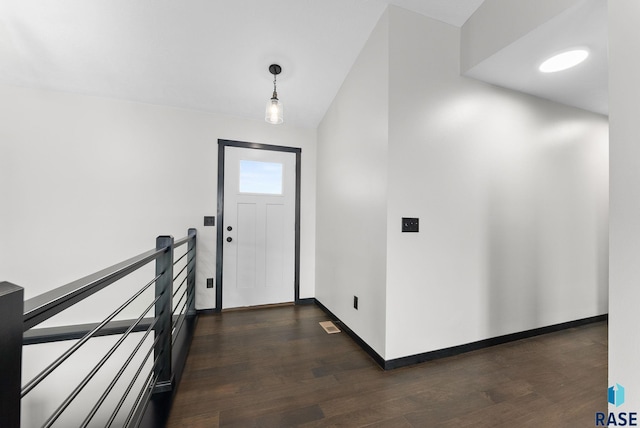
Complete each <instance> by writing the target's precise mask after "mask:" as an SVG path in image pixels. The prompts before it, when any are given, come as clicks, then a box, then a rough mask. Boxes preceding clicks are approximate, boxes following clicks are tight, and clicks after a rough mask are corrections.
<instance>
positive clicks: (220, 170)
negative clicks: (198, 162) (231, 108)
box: [215, 139, 302, 312]
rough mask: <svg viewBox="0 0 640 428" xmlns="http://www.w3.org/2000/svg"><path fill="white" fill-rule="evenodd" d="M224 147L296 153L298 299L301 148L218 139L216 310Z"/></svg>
mask: <svg viewBox="0 0 640 428" xmlns="http://www.w3.org/2000/svg"><path fill="white" fill-rule="evenodd" d="M226 147H241V148H245V149H256V150H271V151H276V152H288V153H295V154H296V205H295V256H294V257H295V260H294V279H293V284H294V299H295V300H294V301H295V303H296V304H299V303H302V301H301V300H300V172H301V165H300V159H301V153H302V149H301V148H297V147H285V146H273V145H269V144H260V143H247V142H243V141H232V140H220V139H219V140H218V226H217V229H216V230H217V237H216V309H215V310H216V312H220V311H221V310H222V287H223V284H222V252H223V247H224V246H223V235H224V228H223V226H224V155H225V151H224V150H225V148H226Z"/></svg>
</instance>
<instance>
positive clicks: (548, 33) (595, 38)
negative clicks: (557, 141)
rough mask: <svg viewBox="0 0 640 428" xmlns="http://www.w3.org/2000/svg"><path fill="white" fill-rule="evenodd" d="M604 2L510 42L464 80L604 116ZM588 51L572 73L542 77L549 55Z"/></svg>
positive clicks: (587, 4)
mask: <svg viewBox="0 0 640 428" xmlns="http://www.w3.org/2000/svg"><path fill="white" fill-rule="evenodd" d="M607 33H608V29H607V0H583V1H580V2H578V3H576V4H575V5H574V6H573V7H571V8H569V9H568V10H566V11H565V12H563V13H561V14H559V15H557V16H556V17H554V18H552V19H551V20H549V21H548V22H546V23H544V24H542V25H541V26H539V27H538V28H536V29H535V30H533V31H531V32H530V33H528V34H527V35H525V36H524V37H522V38H520V39H519V40H516V41H515V42H513V43H511V44H510V45H509V46H507V47H505V48H504V49H502V50H500V51H499V52H497V53H496V54H494V55H492V56H491V57H489V58H487V59H485V60H484V61H483V62H481V63H480V64H478V65H477V66H475V67H474V68H472V69H471V70H469V71H468V72H467V73H466V75H467V76H470V77H473V78H476V79H479V80H483V81H486V82H489V83H493V84H495V85H499V86H504V87H507V88H511V89H515V90H517V91H521V92H526V93H529V94H532V95H536V96H539V97H541V98H546V99H550V100H552V101H556V102H559V103H562V104H567V105H571V106H574V107H578V108H582V109H584V110H589V111H593V112H596V113H600V114H604V115H606V114H608V112H609V107H608V80H609V67H608V57H607V40H608V34H607ZM572 48H586V49H587V50H589V53H590V54H589V57H588V58H587V60H586V61H585V62H583V63H582V64H580V65H578V66H577V67H575V68H572V69H569V70H565V71H562V72H558V73H541V72H539V71H538V67H539V66H540V64H541V63H542V62H543V61H544V60H546V59H547V58H549V57H550V56H552V55H554V54H556V53H559V52H562V51H566V50H570V49H572Z"/></svg>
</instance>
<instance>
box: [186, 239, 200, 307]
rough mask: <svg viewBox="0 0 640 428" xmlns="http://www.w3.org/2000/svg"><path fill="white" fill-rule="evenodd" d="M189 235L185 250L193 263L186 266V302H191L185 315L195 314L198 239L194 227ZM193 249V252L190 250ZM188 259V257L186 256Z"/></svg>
mask: <svg viewBox="0 0 640 428" xmlns="http://www.w3.org/2000/svg"><path fill="white" fill-rule="evenodd" d="M188 235H189V236H193V239H192V240H190V241H189V245H188V247H187V252H188V253H189V254H191V257H192V258H193V264H192V265H191V269H188V268H187V275H188V276H189V277H188V278H187V302H191V303H190V304H189V306H188V307H187V311H186V312H187V315H195V314H196V305H195V303H196V299H195V297H196V296H195V292H196V255H197V252H196V244H197V242H196V240H197V239H198V232H197V230H196V229H193V228H191V229H189V232H188ZM192 251H193V252H192ZM187 260H188V257H187Z"/></svg>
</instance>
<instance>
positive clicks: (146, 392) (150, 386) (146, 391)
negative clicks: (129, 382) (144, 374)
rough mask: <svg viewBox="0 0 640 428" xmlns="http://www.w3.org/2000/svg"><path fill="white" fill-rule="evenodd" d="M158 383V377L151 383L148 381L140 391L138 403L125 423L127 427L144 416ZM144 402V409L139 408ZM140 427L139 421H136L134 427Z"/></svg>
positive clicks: (134, 405) (151, 380)
mask: <svg viewBox="0 0 640 428" xmlns="http://www.w3.org/2000/svg"><path fill="white" fill-rule="evenodd" d="M149 378H150V377H149ZM157 383H158V375H156V376H155V377H153V379H150V381H149V380H147V382H146V384H145V387H144V388H142V389H140V392H139V393H138V397H137V398H136V401H135V402H134V404H133V407H132V408H131V411H130V412H129V415H128V416H127V420H126V421H125V423H124V426H125V427H129V426H131V422H132V421H133V419H134V418H135V417H136V415H143V414H144V412H145V411H146V409H147V406H148V405H149V399H148V397H150V396H151V393H152V392H153V390H154V388H155V387H156V384H157ZM145 397H147V399H145ZM143 402H144V405H143V406H142V407H139V406H140V403H143ZM138 419H139V416H138ZM138 425H139V421H136V423H135V424H134V425H133V426H138Z"/></svg>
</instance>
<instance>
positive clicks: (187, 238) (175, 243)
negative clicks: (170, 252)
mask: <svg viewBox="0 0 640 428" xmlns="http://www.w3.org/2000/svg"><path fill="white" fill-rule="evenodd" d="M192 239H195V235H187V236H185V237H184V238H180V239H176V240H175V241H173V248H178V247H179V246H181V245H184V244H186V243H187V242H189V241H191V240H192Z"/></svg>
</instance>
